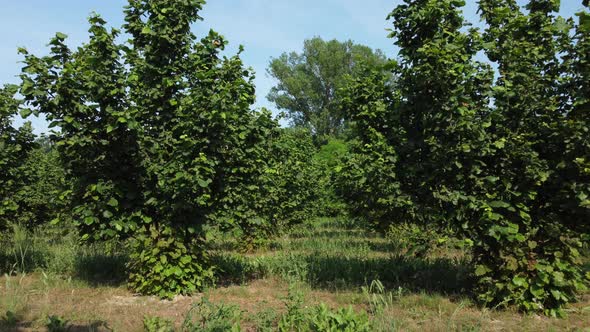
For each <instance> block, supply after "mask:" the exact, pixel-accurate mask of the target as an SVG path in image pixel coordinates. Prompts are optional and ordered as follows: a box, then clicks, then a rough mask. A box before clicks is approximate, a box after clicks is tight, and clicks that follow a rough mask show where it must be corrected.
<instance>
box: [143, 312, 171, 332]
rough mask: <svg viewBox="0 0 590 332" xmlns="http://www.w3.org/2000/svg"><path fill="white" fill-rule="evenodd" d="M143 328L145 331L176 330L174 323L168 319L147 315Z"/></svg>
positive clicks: (169, 331)
mask: <svg viewBox="0 0 590 332" xmlns="http://www.w3.org/2000/svg"><path fill="white" fill-rule="evenodd" d="M143 330H144V331H145V332H174V324H172V322H171V321H170V320H168V319H164V318H161V317H157V316H146V317H144V318H143Z"/></svg>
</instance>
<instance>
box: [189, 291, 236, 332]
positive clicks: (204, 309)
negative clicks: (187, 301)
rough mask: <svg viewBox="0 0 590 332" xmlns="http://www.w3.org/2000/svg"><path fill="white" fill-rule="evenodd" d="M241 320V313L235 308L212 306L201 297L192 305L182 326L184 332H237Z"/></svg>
mask: <svg viewBox="0 0 590 332" xmlns="http://www.w3.org/2000/svg"><path fill="white" fill-rule="evenodd" d="M241 319H242V312H241V311H240V309H239V308H238V307H237V306H233V305H226V304H214V303H211V302H210V301H209V299H208V298H206V297H203V298H202V299H201V301H200V302H199V303H195V304H193V306H192V308H191V309H190V310H189V312H188V313H187V315H186V317H185V319H184V323H183V324H182V326H183V331H186V332H222V331H231V332H239V331H241V330H242V328H241V326H240V322H241Z"/></svg>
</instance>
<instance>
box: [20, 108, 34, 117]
mask: <svg viewBox="0 0 590 332" xmlns="http://www.w3.org/2000/svg"><path fill="white" fill-rule="evenodd" d="M31 113H33V111H31V110H30V109H28V108H23V109H21V110H20V116H21V117H23V119H26V118H27V117H29V115H31Z"/></svg>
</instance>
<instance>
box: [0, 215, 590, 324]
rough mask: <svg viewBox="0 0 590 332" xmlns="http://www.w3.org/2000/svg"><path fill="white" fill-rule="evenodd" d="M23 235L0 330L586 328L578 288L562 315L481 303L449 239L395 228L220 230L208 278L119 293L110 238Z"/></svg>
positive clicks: (332, 225) (585, 306)
mask: <svg viewBox="0 0 590 332" xmlns="http://www.w3.org/2000/svg"><path fill="white" fill-rule="evenodd" d="M28 236H30V238H29V240H28V241H29V243H30V248H29V249H27V252H28V255H30V256H27V257H29V258H27V259H25V268H24V269H22V271H18V272H15V270H14V269H12V273H11V274H10V275H8V274H7V275H5V276H4V277H2V282H1V283H0V330H1V331H5V330H6V331H37V330H49V327H48V326H49V325H48V324H53V325H52V326H53V328H56V329H65V330H67V331H144V330H145V331H149V330H159V331H166V330H167V329H168V330H169V328H170V327H173V328H175V329H176V330H181V328H182V327H183V326H184V330H187V331H189V330H191V331H192V330H194V331H197V330H199V329H200V330H199V331H203V330H205V331H206V330H207V329H209V330H214V328H215V327H218V328H219V329H218V330H222V331H225V330H229V329H231V328H233V327H235V326H234V325H236V322H238V323H237V324H238V325H240V326H241V327H242V330H246V331H276V330H277V329H278V328H279V327H280V326H283V327H285V328H286V329H288V327H289V324H291V326H294V325H297V324H299V325H300V326H308V327H313V328H316V329H320V330H321V328H322V327H323V328H324V329H325V326H328V325H330V324H335V322H336V321H337V322H344V323H343V324H353V325H354V324H357V325H355V326H362V324H363V322H364V319H365V318H363V317H364V315H367V319H368V321H369V322H370V324H371V326H370V330H372V331H588V329H590V294H585V295H583V297H582V300H581V301H580V302H579V303H576V304H573V305H572V306H571V307H570V308H569V309H568V318H567V319H550V318H546V317H541V316H534V315H530V316H529V315H522V314H520V313H518V312H515V311H510V310H508V311H495V310H489V309H483V308H480V307H478V306H477V305H475V304H474V303H473V302H472V301H471V300H470V296H469V289H470V288H471V281H470V280H469V279H468V277H467V276H468V275H469V266H468V264H467V257H466V256H465V255H464V254H461V253H460V252H458V251H457V250H456V249H455V248H450V247H449V248H444V247H443V248H438V249H437V250H434V251H432V252H429V253H428V254H426V255H423V256H420V257H411V256H407V255H405V254H404V249H403V246H401V245H400V243H401V239H396V238H392V239H387V238H384V237H382V236H380V235H378V234H376V233H372V232H368V231H365V230H362V229H361V228H358V227H356V226H354V225H353V224H349V223H346V222H334V221H330V220H320V221H319V222H318V223H317V224H315V225H313V227H311V226H310V225H303V226H302V227H298V228H296V229H294V230H293V231H292V232H290V234H287V235H284V236H281V237H279V238H277V239H275V240H273V241H272V242H271V243H269V245H268V246H267V248H266V249H261V250H258V251H256V252H252V253H248V254H242V253H240V251H239V247H238V245H237V243H235V242H234V240H233V239H231V238H225V239H223V240H221V241H219V242H217V243H214V244H213V245H212V248H211V251H212V256H213V259H215V261H216V262H217V263H218V264H219V270H218V275H219V282H218V286H217V287H213V288H210V289H208V290H207V291H205V292H204V293H202V294H196V295H194V296H192V297H177V298H176V299H175V300H174V301H160V300H159V299H156V298H153V297H139V296H134V294H132V293H130V292H129V291H128V290H127V289H126V288H125V286H124V284H123V283H122V282H121V278H120V277H121V276H124V264H125V261H126V255H125V252H124V251H122V250H121V248H118V247H116V246H112V245H111V247H109V246H108V245H107V246H104V245H88V246H82V245H79V244H78V243H77V241H70V240H69V239H68V238H67V237H65V238H64V240H63V241H57V242H53V240H48V239H45V242H43V241H42V239H36V238H35V237H36V236H37V235H35V234H29V235H28ZM101 246H102V247H101ZM1 248H4V250H5V251H6V248H7V247H5V246H3V247H1ZM1 248H0V254H2V253H1V251H2V250H3V249H1ZM105 252H106V253H105ZM4 257H12V256H10V255H9V254H6V252H5V253H4ZM30 257H33V258H30ZM35 257H36V258H35ZM21 261H22V260H21ZM13 265H14V263H10V264H6V263H5V264H4V265H2V266H13ZM59 269H62V270H63V272H62V273H59ZM5 272H6V271H5ZM114 276H119V277H114ZM349 308H351V309H349ZM334 317H337V318H334ZM191 324H192V325H191ZM228 324H229V325H228ZM281 324H282V325H281ZM330 326H331V325H330ZM190 327H192V328H190ZM205 328H207V329H205Z"/></svg>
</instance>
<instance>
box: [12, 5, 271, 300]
mask: <svg viewBox="0 0 590 332" xmlns="http://www.w3.org/2000/svg"><path fill="white" fill-rule="evenodd" d="M203 4H204V1H202V0H190V1H181V2H174V3H170V2H166V1H160V0H130V1H129V6H127V8H126V10H125V25H124V26H123V28H124V32H125V33H127V34H128V35H130V36H131V39H130V40H129V41H128V42H127V43H123V44H118V42H117V40H118V39H117V37H118V36H119V34H120V31H119V30H116V29H110V30H109V29H107V28H106V22H105V21H104V20H103V19H102V18H100V17H99V16H97V15H94V16H92V17H91V18H90V19H89V23H90V29H89V32H90V40H89V42H87V43H86V44H84V45H82V46H81V47H80V48H78V49H77V50H75V51H72V50H70V49H69V48H68V47H67V46H66V44H65V38H66V36H65V35H63V34H60V33H58V34H56V36H55V38H53V39H52V41H51V42H50V47H51V55H50V56H46V57H41V58H39V57H36V56H34V55H31V54H29V53H28V52H27V51H26V50H24V49H23V50H21V53H22V54H24V55H25V61H24V62H25V67H24V68H23V73H22V75H21V78H22V84H21V88H20V93H21V94H22V95H23V96H24V98H25V102H26V106H27V107H28V109H25V110H24V111H23V112H24V113H31V112H41V113H43V114H45V115H46V117H47V119H48V120H49V121H51V122H52V124H51V126H54V127H55V126H59V127H60V129H61V131H60V132H57V133H54V135H53V136H52V138H53V139H54V140H55V141H56V142H57V143H56V144H57V146H58V149H59V152H60V156H61V159H62V160H63V162H64V164H65V167H66V171H67V175H68V177H71V178H73V179H74V184H73V188H72V190H71V192H67V194H68V195H67V197H68V199H70V200H71V201H72V204H73V206H74V208H73V220H75V221H76V223H77V225H78V227H79V228H80V230H81V232H82V234H83V239H88V240H100V239H109V238H127V237H133V240H132V241H130V243H132V244H133V245H132V248H133V250H135V251H134V254H133V255H132V256H131V257H132V258H133V261H132V262H131V263H130V286H131V287H133V288H135V289H136V290H138V291H140V292H142V293H144V294H157V295H159V296H162V297H168V298H169V297H172V296H174V295H175V294H178V293H190V292H192V291H194V290H198V289H201V288H202V287H203V286H204V285H205V283H206V282H209V281H210V277H211V275H212V272H211V268H210V266H209V263H208V261H207V257H206V255H205V254H204V249H203V246H202V244H203V243H204V241H205V240H206V235H207V234H206V233H207V229H208V227H209V226H211V225H214V226H224V227H242V228H245V229H249V227H250V225H252V224H253V223H256V220H260V219H261V218H263V215H262V214H261V211H260V207H259V205H260V204H259V196H258V193H257V192H256V191H257V189H258V188H257V187H256V184H257V182H256V181H257V179H259V178H260V176H262V175H261V174H262V172H263V171H264V170H265V168H266V167H265V166H266V159H267V158H266V157H267V151H266V150H265V148H266V145H265V144H262V143H264V142H265V141H266V139H267V137H269V135H271V134H272V131H273V130H275V129H276V126H277V124H276V122H275V121H273V120H271V118H270V113H269V112H262V113H257V112H253V111H251V110H250V108H249V107H250V105H251V104H252V103H253V102H254V86H253V84H252V80H253V75H252V74H251V73H250V71H249V70H247V69H245V68H244V66H243V64H242V61H241V60H240V58H239V55H236V56H233V57H231V58H228V57H224V56H222V55H221V54H220V53H221V52H222V51H223V49H224V48H225V46H226V44H227V42H226V41H225V40H224V39H223V37H222V36H221V35H219V34H217V33H215V32H213V31H211V32H209V34H208V35H206V36H205V37H204V38H202V39H201V40H197V37H196V36H195V35H193V34H192V33H191V25H192V24H193V23H195V22H196V21H198V20H200V19H201V18H200V16H199V15H198V13H199V11H200V10H201V8H202V6H203ZM226 225H229V226H226Z"/></svg>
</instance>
